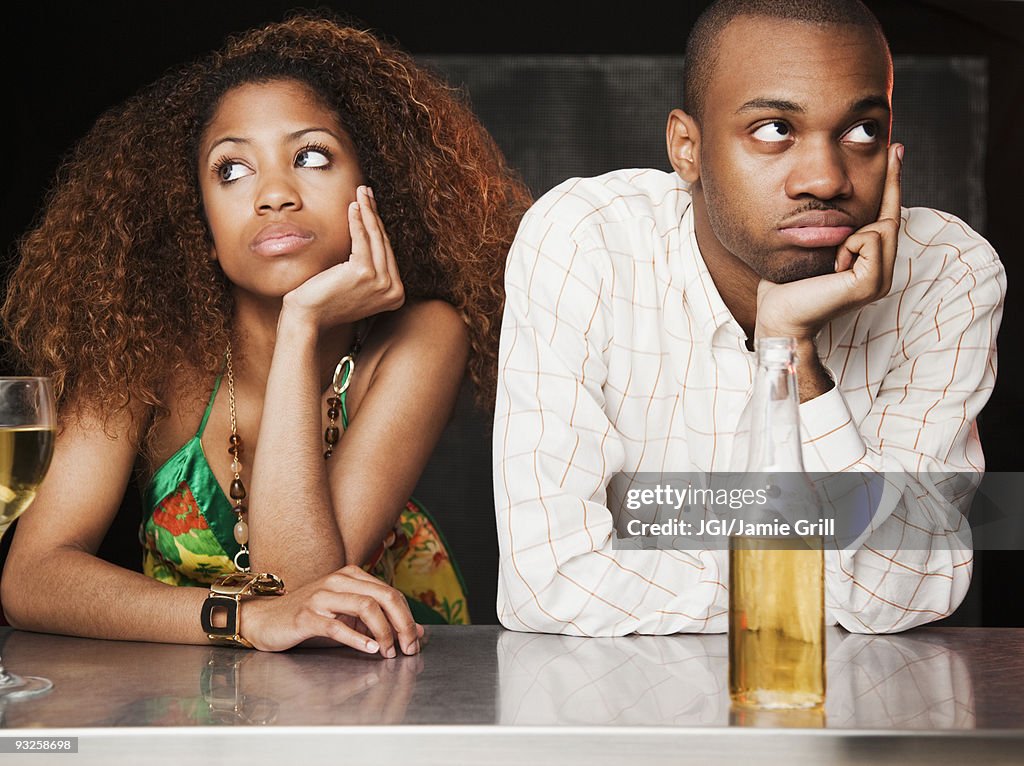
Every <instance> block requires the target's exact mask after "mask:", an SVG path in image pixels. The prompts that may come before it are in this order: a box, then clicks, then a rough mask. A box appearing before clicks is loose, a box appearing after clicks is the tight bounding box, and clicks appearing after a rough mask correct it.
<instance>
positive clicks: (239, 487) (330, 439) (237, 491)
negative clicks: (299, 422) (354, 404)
mask: <svg viewBox="0 0 1024 766" xmlns="http://www.w3.org/2000/svg"><path fill="white" fill-rule="evenodd" d="M360 348H361V344H360V341H359V334H358V333H356V336H355V339H354V340H353V342H352V348H351V349H350V350H349V352H348V353H347V354H345V356H343V357H342V358H341V361H339V362H338V365H337V366H336V367H335V368H334V378H333V380H332V381H331V389H332V390H333V391H334V396H332V397H330V398H329V399H328V400H327V418H328V420H329V421H330V424H329V425H328V426H327V429H326V430H325V431H324V441H325V442H326V443H327V449H326V451H325V452H324V460H327V459H328V458H329V457H330V456H331V454H332V453H333V452H334V446H335V445H336V444H337V443H338V439H340V438H341V431H340V429H339V428H338V425H337V421H338V416H339V415H344V416H345V417H344V419H343V422H344V423H345V424H346V425H347V423H348V412H347V408H346V406H345V399H344V398H343V396H342V395H343V394H344V393H345V391H347V390H348V386H349V383H351V382H352V375H353V374H354V373H355V371H356V356H357V355H358V354H359V349H360ZM224 357H225V361H226V366H227V375H228V413H229V415H230V418H231V435H230V436H229V437H228V453H229V454H230V455H231V472H232V473H233V474H234V476H235V477H234V478H233V479H232V480H231V488H230V489H229V491H228V494H229V495H230V497H231V501H232V502H233V503H234V504H235V507H234V508H232V509H231V510H233V511H234V512H235V516H236V518H237V521H236V522H235V527H234V530H233V534H234V537H235V542H236V543H238V545H239V546H240V547H239V549H238V553H236V554H235V558H234V560H233V561H234V564H235V569H237V570H238V571H239V572H249V524H248V522H247V521H246V514H247V513H248V512H249V507H248V506H247V505H246V504H245V496H246V491H245V484H243V483H242V475H241V474H242V437H241V436H239V435H238V419H237V416H236V412H235V370H234V368H233V367H232V365H231V341H228V347H227V351H226V352H225V354H224Z"/></svg>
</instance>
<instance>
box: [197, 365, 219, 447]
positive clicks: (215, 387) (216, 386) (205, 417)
mask: <svg viewBox="0 0 1024 766" xmlns="http://www.w3.org/2000/svg"><path fill="white" fill-rule="evenodd" d="M222 377H224V376H223V375H218V376H217V380H216V382H214V384H213V393H212V394H210V403H209V404H207V405H206V412H204V413H203V420H202V422H201V423H200V424H199V430H198V431H197V432H196V436H198V437H200V438H202V436H203V431H205V430H206V421H207V420H209V419H210V413H211V412H212V411H213V401H214V399H216V398H217V392H218V391H219V390H220V379H221V378H222Z"/></svg>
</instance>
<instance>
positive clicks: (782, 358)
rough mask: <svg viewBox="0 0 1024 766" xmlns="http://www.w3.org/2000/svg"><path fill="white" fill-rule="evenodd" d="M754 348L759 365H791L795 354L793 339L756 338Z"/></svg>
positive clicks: (794, 340)
mask: <svg viewBox="0 0 1024 766" xmlns="http://www.w3.org/2000/svg"><path fill="white" fill-rule="evenodd" d="M754 346H755V348H756V349H757V361H758V362H759V363H760V364H792V363H793V357H794V355H795V354H796V339H795V338H758V339H757V340H756V341H755V342H754Z"/></svg>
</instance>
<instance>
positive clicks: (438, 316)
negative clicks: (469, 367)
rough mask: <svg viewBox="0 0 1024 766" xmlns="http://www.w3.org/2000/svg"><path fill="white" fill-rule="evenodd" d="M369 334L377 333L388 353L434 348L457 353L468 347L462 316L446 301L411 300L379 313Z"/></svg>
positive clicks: (464, 322) (466, 331)
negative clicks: (397, 307) (387, 311)
mask: <svg viewBox="0 0 1024 766" xmlns="http://www.w3.org/2000/svg"><path fill="white" fill-rule="evenodd" d="M374 325H375V326H374V328H373V329H372V331H371V337H373V336H374V335H377V336H378V338H379V339H380V341H381V343H382V344H385V345H386V347H387V349H388V350H389V351H390V352H396V351H401V350H410V351H423V350H436V351H448V352H453V353H454V352H457V351H458V350H459V349H467V348H468V347H469V334H468V328H467V327H466V321H465V319H464V317H463V315H462V314H461V313H460V312H459V311H458V309H456V308H455V307H454V306H452V305H451V304H450V303H448V302H447V301H443V300H439V299H410V300H407V301H406V302H405V305H403V306H402V308H400V309H398V310H397V311H392V312H389V313H387V314H382V315H380V316H379V317H378V318H377V320H376V321H375V322H374Z"/></svg>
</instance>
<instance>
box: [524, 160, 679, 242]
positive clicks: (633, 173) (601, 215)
mask: <svg viewBox="0 0 1024 766" xmlns="http://www.w3.org/2000/svg"><path fill="white" fill-rule="evenodd" d="M689 204H690V193H689V190H688V189H687V186H686V184H685V182H684V181H683V180H682V179H681V178H679V176H677V175H676V174H675V173H666V172H664V171H662V170H654V169H649V168H647V169H640V168H630V169H624V170H615V171H612V172H610V173H605V174H604V175H600V176H594V177H592V178H570V179H568V180H567V181H564V182H562V183H560V184H559V185H558V186H556V187H554V188H553V189H551V191H549V192H547V193H546V194H544V195H543V196H542V197H541V198H540V199H539V200H537V202H536V203H535V204H534V205H533V207H532V208H531V209H530V211H529V213H527V216H528V217H529V218H531V219H533V220H537V219H543V220H545V221H547V222H549V223H553V224H557V225H560V226H563V227H565V228H566V229H568V230H569V231H570V232H573V233H579V232H583V231H587V230H590V229H592V228H594V227H599V226H606V225H608V224H615V223H622V222H629V223H636V222H639V221H643V220H645V219H646V220H654V221H657V220H660V219H662V218H668V219H671V220H676V221H678V220H679V217H680V216H681V215H682V212H683V211H685V209H686V208H687V207H688V206H689Z"/></svg>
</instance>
